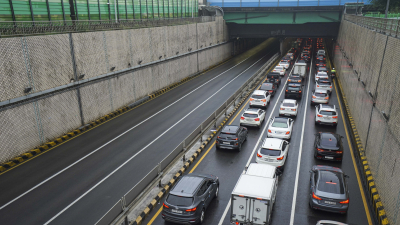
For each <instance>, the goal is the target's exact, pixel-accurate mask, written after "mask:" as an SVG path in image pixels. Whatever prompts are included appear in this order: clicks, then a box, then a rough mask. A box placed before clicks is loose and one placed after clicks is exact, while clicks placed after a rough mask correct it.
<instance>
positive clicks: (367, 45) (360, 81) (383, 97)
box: [334, 18, 400, 224]
mask: <svg viewBox="0 0 400 225" xmlns="http://www.w3.org/2000/svg"><path fill="white" fill-rule="evenodd" d="M374 19H375V18H374ZM337 44H338V45H337V46H336V48H335V57H334V60H335V67H336V69H337V71H338V72H339V80H340V83H341V85H342V87H343V89H344V93H345V97H346V99H347V101H348V104H349V107H350V110H351V115H352V117H353V119H354V121H355V123H356V125H357V131H358V134H359V136H360V139H361V142H362V144H363V146H364V149H365V154H366V156H367V158H368V163H369V167H370V169H371V172H372V174H373V177H374V180H375V185H376V186H377V189H378V191H379V195H380V198H381V201H382V203H383V205H384V207H385V211H386V215H387V216H388V219H389V221H390V223H391V224H400V215H399V214H400V188H399V184H400V177H399V176H398V173H400V162H399V161H400V150H399V149H400V126H399V124H400V114H399V110H400V106H399V104H398V103H399V99H400V90H399V86H400V78H399V73H398V71H399V69H400V55H399V54H398V52H399V51H400V39H398V38H395V37H392V36H388V35H385V34H382V33H378V32H375V31H373V30H370V29H366V27H361V26H358V25H356V24H354V23H350V22H347V21H342V24H341V27H340V31H339V37H338V41H337Z"/></svg>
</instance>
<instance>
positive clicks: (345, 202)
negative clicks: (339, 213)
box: [339, 199, 349, 204]
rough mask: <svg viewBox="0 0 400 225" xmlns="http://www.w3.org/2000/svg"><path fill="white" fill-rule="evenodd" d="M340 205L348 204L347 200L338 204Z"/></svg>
mask: <svg viewBox="0 0 400 225" xmlns="http://www.w3.org/2000/svg"><path fill="white" fill-rule="evenodd" d="M339 203H340V204H349V200H348V199H347V200H344V201H342V202H339Z"/></svg>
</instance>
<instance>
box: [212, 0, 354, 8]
mask: <svg viewBox="0 0 400 225" xmlns="http://www.w3.org/2000/svg"><path fill="white" fill-rule="evenodd" d="M208 2H209V3H210V5H211V6H219V7H293V6H301V7H302V6H338V5H344V4H345V3H347V2H354V0H208ZM360 2H361V1H360Z"/></svg>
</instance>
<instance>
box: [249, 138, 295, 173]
mask: <svg viewBox="0 0 400 225" xmlns="http://www.w3.org/2000/svg"><path fill="white" fill-rule="evenodd" d="M289 145H290V144H289V142H288V141H285V140H282V139H279V138H265V140H264V143H263V144H262V146H261V148H260V149H258V151H257V157H256V162H257V163H265V164H269V165H272V166H276V167H277V168H278V169H280V170H281V171H283V169H284V166H285V162H286V159H287V156H288V151H289Z"/></svg>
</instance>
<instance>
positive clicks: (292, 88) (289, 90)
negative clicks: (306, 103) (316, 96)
mask: <svg viewBox="0 0 400 225" xmlns="http://www.w3.org/2000/svg"><path fill="white" fill-rule="evenodd" d="M302 96H303V85H302V84H301V83H288V84H287V85H286V91H285V98H290V99H293V98H301V97H302Z"/></svg>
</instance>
